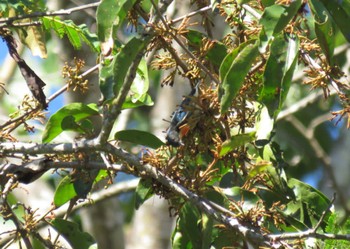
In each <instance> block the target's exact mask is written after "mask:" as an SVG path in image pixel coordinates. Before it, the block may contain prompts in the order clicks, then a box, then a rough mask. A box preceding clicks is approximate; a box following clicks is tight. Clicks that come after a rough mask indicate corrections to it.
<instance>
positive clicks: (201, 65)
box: [151, 0, 220, 84]
mask: <svg viewBox="0 0 350 249" xmlns="http://www.w3.org/2000/svg"><path fill="white" fill-rule="evenodd" d="M151 3H152V5H153V7H154V8H155V10H156V13H157V14H158V16H159V18H160V20H161V21H162V23H163V25H164V26H165V28H166V29H167V31H168V33H169V34H170V35H171V36H172V38H173V39H174V40H175V41H176V42H177V43H178V44H179V46H180V47H181V48H182V49H183V50H184V51H185V52H186V54H188V55H189V56H190V57H191V58H192V59H193V60H194V61H195V62H196V63H197V65H198V67H199V68H201V69H202V70H203V71H204V72H205V73H206V74H207V75H208V76H209V77H210V78H211V79H212V80H213V81H214V82H215V83H216V84H219V83H220V82H219V80H218V79H217V78H216V77H215V76H214V75H213V74H212V73H211V72H210V71H209V69H208V68H207V67H206V66H204V65H203V63H202V62H200V61H199V60H198V58H197V57H196V56H194V55H193V54H192V52H191V51H190V50H188V48H187V47H186V46H185V44H183V42H182V41H181V40H180V39H179V38H178V37H177V36H176V35H175V34H173V32H171V29H170V27H169V25H168V23H167V22H166V21H165V19H164V17H163V16H162V14H161V12H160V10H159V9H158V7H157V5H156V4H155V3H154V1H153V0H151Z"/></svg>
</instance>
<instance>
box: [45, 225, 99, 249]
mask: <svg viewBox="0 0 350 249" xmlns="http://www.w3.org/2000/svg"><path fill="white" fill-rule="evenodd" d="M51 225H52V226H53V227H54V228H55V230H56V231H57V232H58V233H59V234H60V235H62V236H63V237H64V238H65V239H66V240H67V241H68V243H69V244H70V245H71V246H72V248H73V249H89V248H90V246H92V245H94V244H95V241H94V238H93V237H92V236H91V235H90V234H88V233H86V232H82V231H81V230H80V228H79V225H78V224H76V223H74V222H71V221H68V220H64V219H60V218H56V219H54V220H52V221H51Z"/></svg>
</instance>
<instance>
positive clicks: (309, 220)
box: [283, 178, 330, 228]
mask: <svg viewBox="0 0 350 249" xmlns="http://www.w3.org/2000/svg"><path fill="white" fill-rule="evenodd" d="M288 186H289V187H290V188H291V189H293V191H294V193H295V196H296V201H294V202H290V203H289V204H288V205H287V208H286V210H284V211H283V213H284V214H287V215H290V216H292V217H293V218H295V219H296V220H298V221H300V222H301V223H302V224H305V225H306V226H307V227H308V228H312V227H314V226H315V225H316V224H317V223H318V221H319V220H320V217H321V215H322V213H323V212H324V211H325V210H327V208H328V207H329V204H330V201H329V199H328V198H327V197H326V196H325V195H324V194H323V193H321V192H320V191H319V190H317V189H315V188H313V187H311V186H310V185H308V184H306V183H304V182H301V181H299V180H297V179H294V178H292V179H289V181H288ZM327 219H328V218H326V219H325V220H327ZM321 227H322V228H325V227H326V223H325V222H323V223H322V224H321Z"/></svg>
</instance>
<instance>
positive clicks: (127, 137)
mask: <svg viewBox="0 0 350 249" xmlns="http://www.w3.org/2000/svg"><path fill="white" fill-rule="evenodd" d="M114 138H115V139H117V140H121V141H126V142H131V143H135V144H141V145H144V146H147V147H150V148H153V149H157V148H159V147H160V146H162V145H164V143H163V142H162V141H161V140H160V139H159V138H157V137H156V136H155V135H153V134H152V133H149V132H146V131H139V130H123V131H118V132H116V133H115V134H114Z"/></svg>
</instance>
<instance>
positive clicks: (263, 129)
mask: <svg viewBox="0 0 350 249" xmlns="http://www.w3.org/2000/svg"><path fill="white" fill-rule="evenodd" d="M254 110H256V118H255V130H256V140H257V141H266V140H267V141H268V140H269V139H270V137H271V131H272V130H273V126H274V120H273V119H272V118H271V117H270V115H269V111H268V109H267V108H266V106H264V105H261V104H259V103H257V102H254ZM257 141H256V142H255V144H256V145H257Z"/></svg>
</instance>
